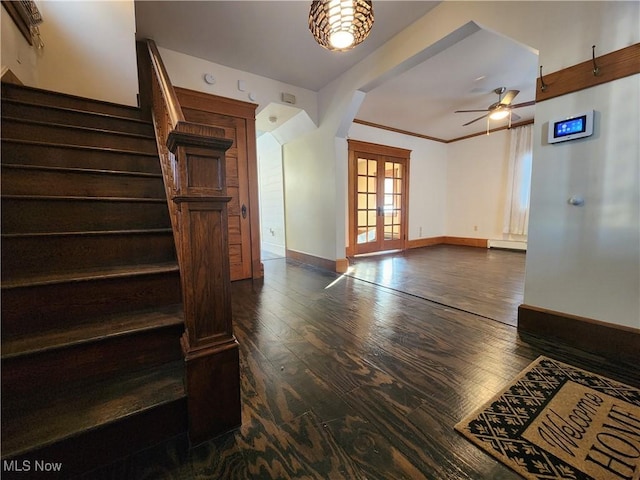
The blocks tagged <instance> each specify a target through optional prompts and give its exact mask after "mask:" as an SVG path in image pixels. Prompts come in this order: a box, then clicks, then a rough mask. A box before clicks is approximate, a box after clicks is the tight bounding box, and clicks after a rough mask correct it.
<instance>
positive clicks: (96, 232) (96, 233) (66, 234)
mask: <svg viewBox="0 0 640 480" xmlns="http://www.w3.org/2000/svg"><path fill="white" fill-rule="evenodd" d="M159 233H172V230H171V229H170V228H146V229H135V230H83V231H79V232H33V233H31V232H30V233H2V234H0V238H4V239H9V238H33V237H72V236H78V237H89V236H99V235H140V234H149V235H154V234H159Z"/></svg>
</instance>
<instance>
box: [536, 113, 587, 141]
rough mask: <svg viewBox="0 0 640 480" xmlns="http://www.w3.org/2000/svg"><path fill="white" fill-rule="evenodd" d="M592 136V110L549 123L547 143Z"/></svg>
mask: <svg viewBox="0 0 640 480" xmlns="http://www.w3.org/2000/svg"><path fill="white" fill-rule="evenodd" d="M592 134H593V110H589V111H588V112H585V113H581V114H579V115H574V116H572V117H568V118H563V119H559V120H550V121H549V135H548V138H547V139H548V141H549V143H558V142H566V141H567V140H575V139H576V138H583V137H588V136H590V135H592Z"/></svg>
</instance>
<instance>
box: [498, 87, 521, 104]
mask: <svg viewBox="0 0 640 480" xmlns="http://www.w3.org/2000/svg"><path fill="white" fill-rule="evenodd" d="M519 93H520V90H509V91H508V92H507V93H505V94H504V97H502V100H500V104H501V105H509V104H511V102H512V101H513V99H514V98H516V95H518V94H519Z"/></svg>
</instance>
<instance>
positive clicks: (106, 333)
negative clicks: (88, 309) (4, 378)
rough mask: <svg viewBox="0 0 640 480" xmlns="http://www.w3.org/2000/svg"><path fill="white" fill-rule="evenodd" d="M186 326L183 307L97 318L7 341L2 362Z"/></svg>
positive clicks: (4, 344)
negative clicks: (133, 334)
mask: <svg viewBox="0 0 640 480" xmlns="http://www.w3.org/2000/svg"><path fill="white" fill-rule="evenodd" d="M182 323H183V315H182V305H170V306H167V307H163V308H155V309H153V310H144V311H139V312H129V313H125V314H114V315H107V316H104V317H99V318H93V319H91V321H90V322H88V323H85V324H81V325H72V326H71V327H68V328H64V329H62V328H61V329H56V330H50V331H44V332H42V331H41V332H38V333H36V334H30V335H23V336H18V337H15V338H3V340H2V359H3V360H4V359H12V358H16V357H20V356H24V355H31V354H36V353H41V352H45V351H51V350H55V349H60V348H67V347H72V346H74V345H79V344H82V343H87V342H94V341H100V340H105V339H108V338H114V337H117V336H121V335H128V334H132V333H138V332H142V331H145V330H151V329H155V328H162V327H168V326H172V325H181V324H182Z"/></svg>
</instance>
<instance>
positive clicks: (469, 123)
mask: <svg viewBox="0 0 640 480" xmlns="http://www.w3.org/2000/svg"><path fill="white" fill-rule="evenodd" d="M487 115H489V114H488V113H485V114H484V115H482V116H481V117H478V118H476V119H475V120H471V121H470V122H467V123H465V124H464V125H462V126H463V127H466V126H467V125H471V124H472V123H474V122H477V121H478V120H482V119H483V118H484V117H486V116H487Z"/></svg>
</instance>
